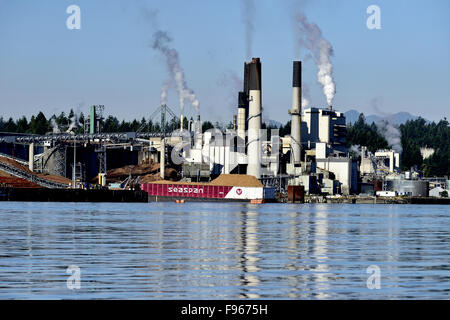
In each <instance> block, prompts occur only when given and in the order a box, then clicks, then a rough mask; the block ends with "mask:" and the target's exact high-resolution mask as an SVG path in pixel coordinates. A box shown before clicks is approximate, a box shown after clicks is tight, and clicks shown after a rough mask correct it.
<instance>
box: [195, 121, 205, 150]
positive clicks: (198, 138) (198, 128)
mask: <svg viewBox="0 0 450 320" xmlns="http://www.w3.org/2000/svg"><path fill="white" fill-rule="evenodd" d="M202 142H203V136H202V122H201V121H200V115H197V121H196V123H195V148H196V149H201V148H202Z"/></svg>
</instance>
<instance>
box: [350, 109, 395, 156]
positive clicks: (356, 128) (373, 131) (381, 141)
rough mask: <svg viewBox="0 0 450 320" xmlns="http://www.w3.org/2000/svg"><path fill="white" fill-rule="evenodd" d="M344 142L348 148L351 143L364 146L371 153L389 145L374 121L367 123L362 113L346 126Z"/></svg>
mask: <svg viewBox="0 0 450 320" xmlns="http://www.w3.org/2000/svg"><path fill="white" fill-rule="evenodd" d="M346 142H347V147H348V148H350V147H351V146H353V145H360V146H366V147H367V149H369V151H370V152H372V153H374V152H375V151H376V150H379V149H387V148H388V147H389V145H388V142H387V141H386V139H385V138H384V137H383V136H382V135H381V134H380V133H379V132H378V128H377V126H376V125H375V124H374V123H372V124H371V125H368V124H367V123H366V119H365V117H364V114H362V113H361V114H360V115H359V118H358V121H356V122H355V123H354V124H353V125H352V124H350V125H348V126H347V138H346Z"/></svg>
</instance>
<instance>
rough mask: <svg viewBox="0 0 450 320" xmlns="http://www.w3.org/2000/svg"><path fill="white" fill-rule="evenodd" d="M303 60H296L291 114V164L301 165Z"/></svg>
mask: <svg viewBox="0 0 450 320" xmlns="http://www.w3.org/2000/svg"><path fill="white" fill-rule="evenodd" d="M301 87H302V62H301V61H294V64H293V79H292V109H290V110H289V114H290V115H291V164H293V165H294V166H299V165H300V160H301V159H300V156H301V134H300V126H301V112H302V106H301V103H302V102H301V101H302V88H301Z"/></svg>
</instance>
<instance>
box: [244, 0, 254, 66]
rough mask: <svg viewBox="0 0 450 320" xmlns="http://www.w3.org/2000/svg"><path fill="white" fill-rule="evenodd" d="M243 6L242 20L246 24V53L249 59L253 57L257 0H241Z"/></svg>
mask: <svg viewBox="0 0 450 320" xmlns="http://www.w3.org/2000/svg"><path fill="white" fill-rule="evenodd" d="M241 7H242V22H243V23H244V26H245V49H246V50H245V54H246V56H247V59H248V60H249V59H251V57H252V46H253V33H254V31H255V26H254V25H253V21H254V12H255V2H254V1H253V0H241Z"/></svg>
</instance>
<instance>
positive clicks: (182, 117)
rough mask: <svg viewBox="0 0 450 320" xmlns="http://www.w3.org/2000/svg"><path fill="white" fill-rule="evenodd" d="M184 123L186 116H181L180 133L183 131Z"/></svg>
mask: <svg viewBox="0 0 450 320" xmlns="http://www.w3.org/2000/svg"><path fill="white" fill-rule="evenodd" d="M183 122H184V116H183V114H181V117H180V131H183Z"/></svg>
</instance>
